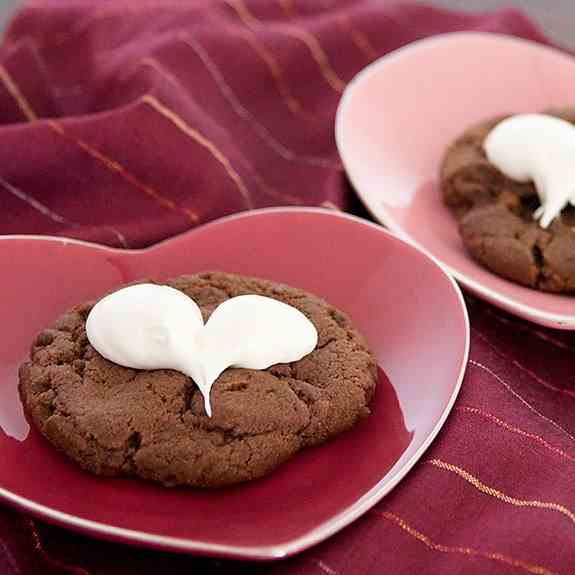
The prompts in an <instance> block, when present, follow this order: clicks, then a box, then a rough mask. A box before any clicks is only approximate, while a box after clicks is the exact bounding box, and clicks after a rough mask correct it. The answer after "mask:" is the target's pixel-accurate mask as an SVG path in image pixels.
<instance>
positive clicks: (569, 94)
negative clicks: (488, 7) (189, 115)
mask: <svg viewBox="0 0 575 575" xmlns="http://www.w3.org/2000/svg"><path fill="white" fill-rule="evenodd" d="M574 86H575V60H574V59H573V58H572V57H570V56H567V55H565V54H563V53H561V52H559V51H558V50H554V49H551V48H547V47H545V46H541V45H539V44H535V43H532V42H527V41H525V40H518V39H516V38H510V37H506V36H498V35H495V34H481V33H455V34H446V35H443V36H436V37H435V38H432V39H427V40H422V41H419V42H415V43H414V44H411V45H409V46H407V47H405V48H401V49H400V50H397V51H395V52H393V53H391V54H389V55H387V56H384V57H383V58H381V59H380V60H378V61H377V62H375V63H373V64H371V65H370V66H368V67H367V68H366V69H365V70H363V71H362V72H361V73H360V74H359V75H358V76H357V77H356V78H355V79H354V80H353V81H352V82H351V83H350V84H349V85H348V87H347V88H346V90H345V93H344V95H343V97H342V100H341V102H340V106H339V109H338V112H337V118H336V140H337V145H338V148H339V151H340V154H341V157H342V160H343V163H344V165H345V168H346V171H347V173H348V175H349V178H350V180H351V182H352V183H353V185H354V187H355V189H356V191H357V193H358V194H359V196H360V198H361V199H362V200H363V202H364V203H365V205H366V206H367V207H368V209H369V210H370V211H371V212H372V214H373V215H374V216H375V217H376V218H377V219H378V220H379V221H380V222H381V223H383V224H384V225H385V226H387V227H388V228H389V229H391V230H392V231H394V232H396V233H397V234H398V235H399V236H401V237H402V238H404V239H406V240H408V241H410V242H412V243H414V244H415V245H417V246H419V247H420V248H422V249H423V250H425V251H426V252H427V253H428V254H430V255H432V256H434V257H435V258H436V259H437V260H439V261H440V262H441V263H443V264H444V265H445V266H446V267H447V269H448V270H449V271H450V272H451V273H452V274H453V276H454V277H455V278H456V279H457V280H458V281H459V282H460V283H461V284H462V285H463V286H465V287H466V288H468V289H469V290H470V291H472V292H474V293H475V294H476V295H478V296H479V297H482V298H484V299H485V300H487V301H489V302H491V303H493V304H495V305H497V306H499V307H501V308H503V309H505V310H507V311H509V312H511V313H513V314H516V315H518V316H520V317H523V318H525V319H528V320H530V321H533V322H535V323H539V324H542V325H545V326H549V327H555V328H560V329H575V298H573V297H569V296H561V295H555V294H546V293H542V292H537V291H535V290H532V289H529V288H525V287H522V286H520V285H517V284H514V283H512V282H509V281H507V280H505V279H502V278H500V277H498V276H496V275H494V274H492V273H491V272H489V271H488V270H486V269H484V268H483V267H481V266H479V265H478V264H476V263H475V262H474V261H473V260H472V259H471V258H470V257H469V256H468V255H467V253H466V252H465V250H464V248H463V244H462V242H461V240H460V238H459V235H458V233H457V225H456V223H455V220H454V218H453V217H452V216H451V214H450V213H449V212H448V210H447V209H446V208H445V206H443V204H442V201H441V196H440V193H439V189H438V186H437V174H438V170H439V165H440V162H441V157H442V155H443V153H444V151H445V148H446V147H447V145H448V144H449V143H450V142H451V141H452V140H453V139H454V138H455V137H456V136H457V135H459V134H460V133H461V132H462V131H463V130H464V129H465V128H466V127H468V126H470V125H471V124H473V123H474V122H477V121H479V120H482V119H485V118H490V117H492V116H497V115H499V114H508V113H519V112H527V111H540V110H543V109H545V108H549V107H561V106H574V105H575V97H574V96H573V87H574Z"/></svg>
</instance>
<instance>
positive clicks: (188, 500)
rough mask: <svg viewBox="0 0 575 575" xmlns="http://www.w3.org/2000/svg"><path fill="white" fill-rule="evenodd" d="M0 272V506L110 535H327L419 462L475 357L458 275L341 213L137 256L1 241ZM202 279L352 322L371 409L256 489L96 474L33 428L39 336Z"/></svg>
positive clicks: (221, 538) (277, 214)
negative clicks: (69, 312) (97, 308)
mask: <svg viewBox="0 0 575 575" xmlns="http://www.w3.org/2000/svg"><path fill="white" fill-rule="evenodd" d="M0 266H1V267H2V269H3V270H5V273H4V276H3V281H2V286H1V288H0V289H1V293H0V296H1V297H0V317H2V319H3V325H4V332H2V333H3V335H2V336H0V344H1V345H0V426H1V428H2V430H3V433H0V457H1V458H2V465H1V466H0V497H2V498H3V499H4V500H5V501H7V502H9V503H12V504H14V505H16V506H18V507H20V508H22V509H24V510H26V511H28V512H30V513H33V514H35V515H37V516H38V517H41V518H43V519H46V520H47V521H51V522H53V523H57V524H60V525H64V526H66V527H69V528H72V529H75V530H78V531H82V532H86V533H90V534H93V535H95V536H98V537H102V538H106V539H111V540H115V541H123V542H130V543H134V544H139V545H144V546H149V547H156V548H164V549H172V550H180V551H188V552H194V553H201V554H206V555H221V556H227V557H244V558H257V559H273V558H278V557H283V556H286V555H289V554H293V553H296V552H298V551H301V550H302V549H305V548H307V547H309V546H310V545H313V544H315V543H317V542H319V541H322V540H323V539H325V538H326V537H328V536H330V535H331V534H333V533H335V532H336V531H338V530H339V529H341V528H343V527H344V526H346V525H348V524H349V523H350V522H351V521H353V520H354V519H356V518H357V517H359V516H360V515H361V514H362V513H364V512H365V511H366V510H368V509H369V508H370V507H371V506H373V505H374V504H375V503H376V502H377V501H379V499H381V497H383V496H384V495H385V494H386V493H387V492H389V491H390V490H391V489H392V488H393V487H394V486H395V485H396V484H397V482H398V481H399V480H400V479H401V478H402V477H403V476H404V475H405V474H406V473H407V471H408V470H409V469H410V468H411V467H412V466H413V465H414V463H415V462H416V461H417V459H418V458H419V457H420V456H421V455H422V453H423V452H424V451H425V449H426V448H427V447H428V446H429V444H430V443H431V441H432V440H433V438H434V437H435V435H436V434H437V433H438V431H439V429H440V428H441V426H442V424H443V422H444V421H445V419H446V417H447V415H448V413H449V411H450V409H451V406H452V405H453V402H454V401H455V397H456V395H457V392H458V390H459V387H460V385H461V381H462V377H463V372H464V369H465V365H466V361H467V353H468V346H469V325H468V318H467V313H466V310H465V306H464V303H463V299H462V297H461V293H460V291H459V288H458V287H457V286H456V284H455V283H454V282H453V280H452V279H451V278H450V277H449V276H448V275H447V274H446V273H445V272H444V271H443V270H442V269H441V268H440V267H439V266H437V265H436V264H435V263H434V262H433V261H432V260H431V259H429V258H428V257H427V256H425V255H424V254H422V253H421V252H420V251H418V250H417V249H415V248H413V247H412V246H410V245H408V244H407V243H405V242H403V241H401V240H399V239H397V238H396V237H394V236H392V235H390V234H389V233H387V232H386V231H384V230H383V229H382V228H381V227H380V226H378V225H375V224H371V223H368V222H366V221H363V220H360V219H358V218H354V217H352V216H348V215H343V214H339V213H336V212H333V211H328V210H318V209H306V208H299V209H298V208H293V209H270V210H260V211H254V212H247V213H244V214H240V215H236V216H231V217H228V218H224V219H222V220H219V221H217V222H214V223H211V224H208V225H205V226H202V227H200V228H198V229H196V230H194V231H191V232H188V233H186V234H184V235H182V236H179V237H176V238H174V239H171V240H169V241H166V242H164V243H161V244H159V245H157V246H154V247H152V248H149V249H145V250H140V251H121V250H114V249H109V248H105V247H101V246H97V245H92V244H87V243H83V242H78V241H74V240H67V239H62V238H43V237H26V236H18V237H4V238H1V239H0ZM206 270H222V271H228V272H236V273H241V274H246V275H254V276H260V277H264V278H269V279H272V280H276V281H280V282H285V283H289V284H292V285H294V286H298V287H300V288H303V289H306V290H309V291H311V292H314V293H316V294H318V295H320V296H321V297H324V298H325V299H327V300H328V301H329V302H331V303H332V304H333V305H335V306H337V307H339V308H341V309H342V310H344V311H345V312H347V313H348V314H350V315H351V317H352V319H353V320H354V321H355V324H356V325H357V327H358V328H359V329H360V330H361V331H362V332H363V333H364V335H365V336H366V337H367V339H368V341H369V344H370V345H371V348H372V349H373V351H374V353H375V354H376V356H377V359H378V363H379V365H380V368H381V369H380V381H379V385H378V389H377V392H376V397H375V399H374V401H373V404H372V407H373V412H372V415H371V416H370V417H369V418H367V420H365V421H363V422H362V423H360V424H359V425H358V426H357V427H356V428H354V429H353V430H352V431H350V432H348V433H345V434H343V435H341V436H339V437H337V438H335V439H334V440H332V441H330V442H328V443H326V444H324V445H322V446H319V447H317V448H313V449H309V450H307V451H304V452H302V453H300V454H298V455H296V456H295V457H294V458H293V459H292V460H291V461H289V462H287V463H286V464H284V465H283V466H281V467H280V468H279V469H278V470H277V471H275V472H274V473H272V474H270V475H269V476H267V477H265V478H263V479H261V480H258V481H253V482H251V483H246V484H244V485H239V486H236V487H233V488H227V489H220V490H199V489H190V488H188V489H186V488H178V489H166V488H162V487H160V486H157V485H154V484H152V483H147V482H144V481H139V480H133V479H109V478H100V477H94V476H92V475H90V474H88V473H85V472H83V471H82V470H81V469H79V468H78V467H77V466H76V465H75V464H73V463H71V462H69V461H68V460H67V459H66V458H65V457H64V456H63V455H61V454H60V453H58V452H56V451H55V450H54V449H53V448H52V447H51V446H50V445H49V444H48V443H47V442H46V441H45V440H44V439H43V438H42V437H41V436H40V435H39V433H37V432H36V431H35V430H34V429H32V430H29V429H28V426H27V424H26V422H25V419H24V417H23V414H22V408H21V404H20V402H19V400H18V393H17V370H18V366H19V364H20V363H21V362H22V361H23V360H24V359H25V357H26V356H27V353H28V348H29V345H30V342H31V341H32V339H33V337H34V335H35V334H36V333H37V332H38V331H39V330H40V329H41V328H43V327H44V326H47V325H50V323H51V322H52V321H53V320H54V319H55V318H56V317H57V316H58V315H59V314H60V313H62V312H63V311H64V310H65V309H66V308H68V307H69V306H72V305H74V304H76V303H79V302H82V301H84V300H88V299H91V298H96V297H98V296H100V295H101V294H103V293H104V292H106V291H107V290H109V289H111V288H113V287H115V286H119V285H120V284H122V283H125V282H129V281H132V280H136V279H141V278H155V279H156V278H157V279H162V278H164V279H165V278H169V277H173V276H177V275H180V274H189V273H194V272H199V271H206ZM384 373H385V375H384ZM386 376H387V377H386Z"/></svg>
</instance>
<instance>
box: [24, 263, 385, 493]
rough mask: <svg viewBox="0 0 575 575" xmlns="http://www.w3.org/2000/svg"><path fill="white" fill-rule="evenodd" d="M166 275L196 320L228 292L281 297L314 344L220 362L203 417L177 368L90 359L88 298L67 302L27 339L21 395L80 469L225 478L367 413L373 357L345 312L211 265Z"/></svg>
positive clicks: (276, 460)
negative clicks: (296, 357) (277, 358)
mask: <svg viewBox="0 0 575 575" xmlns="http://www.w3.org/2000/svg"><path fill="white" fill-rule="evenodd" d="M165 283H166V285H170V286H172V287H174V288H177V289H179V290H181V291H183V292H184V293H186V294H187V295H189V296H190V297H192V298H193V299H194V300H195V301H196V303H197V304H198V305H199V307H200V309H201V310H202V314H203V316H204V320H206V319H207V318H208V317H209V315H210V314H211V312H212V311H213V310H214V309H215V308H216V306H217V305H219V304H220V303H222V302H223V301H225V300H226V299H228V298H230V297H234V296H237V295H242V294H259V295H265V296H268V297H273V298H275V299H278V300H280V301H283V302H285V303H287V304H289V305H292V306H294V307H295V308H297V309H299V310H300V311H301V312H303V313H304V314H305V315H306V316H307V317H308V318H309V319H310V320H311V321H312V322H313V324H314V325H315V327H316V329H317V331H318V335H319V340H318V345H317V347H316V349H315V350H314V351H313V352H312V353H310V354H309V355H307V356H306V357H304V358H303V359H301V360H300V361H297V362H294V363H291V364H278V365H275V366H272V367H271V368H269V369H267V370H262V371H258V370H249V369H228V370H226V371H225V372H224V373H223V374H222V375H221V376H220V377H219V378H218V379H217V381H216V382H215V384H214V386H213V388H212V392H211V402H212V406H213V416H212V417H211V418H209V417H207V416H206V415H205V412H204V408H203V400H202V396H201V394H200V392H199V390H198V389H197V387H196V385H195V384H194V382H193V381H192V380H191V379H190V378H188V377H186V376H185V375H183V374H181V373H179V372H176V371H171V370H154V371H138V370H134V369H128V368H125V367H121V366H119V365H116V364H113V363H111V362H109V361H107V360H106V359H104V358H103V357H102V356H100V355H99V354H98V353H97V352H96V351H95V350H94V349H93V348H92V347H91V346H90V344H89V342H88V340H87V337H86V332H85V321H86V317H87V315H88V313H89V311H90V309H91V306H92V305H93V304H91V303H88V304H83V305H79V306H77V307H75V308H73V309H72V310H70V311H69V312H67V313H65V314H64V315H63V316H61V317H60V318H59V319H58V320H57V321H56V323H55V324H54V326H53V327H52V328H50V329H46V330H44V331H42V332H41V333H40V334H39V335H38V336H37V338H36V340H35V341H34V343H33V345H32V350H31V357H30V361H28V362H27V363H25V364H24V365H22V367H21V369H20V395H21V397H22V401H23V403H24V407H25V411H26V413H27V415H28V417H29V419H31V420H32V421H33V422H34V423H35V425H36V426H37V427H38V429H39V430H40V431H41V432H42V434H43V435H44V436H45V437H46V438H47V439H48V440H49V441H50V442H51V443H52V444H53V445H54V446H56V447H57V448H58V449H60V450H61V451H63V452H64V453H66V455H68V456H69V457H70V458H71V459H73V460H74V461H76V462H77V463H78V464H79V465H80V466H81V467H83V468H84V469H86V470H88V471H91V472H92V473H95V474H98V475H109V476H113V475H132V476H138V477H142V478H144V479H148V480H152V481H157V482H160V483H162V484H164V485H167V486H172V485H182V484H187V485H192V486H198V487H218V486H224V485H231V484H234V483H239V482H243V481H247V480H250V479H254V478H257V477H261V476H263V475H265V474H266V473H269V472H270V471H272V470H273V469H274V468H276V467H277V466H278V465H280V464H281V463H282V462H284V461H286V460H287V459H289V458H290V457H292V456H293V455H294V454H295V453H296V452H297V451H299V450H300V449H302V448H305V447H307V446H311V445H315V444H319V443H322V442H323V441H325V440H327V439H329V438H330V437H332V436H334V435H336V434H338V433H341V432H342V431H345V430H347V429H350V428H351V427H353V425H354V424H355V423H356V422H357V421H359V420H360V419H362V418H363V417H365V416H367V415H368V414H369V408H368V404H369V402H370V400H371V398H372V396H373V393H374V390H375V384H376V364H375V360H374V358H373V356H372V354H371V353H370V352H369V350H368V347H367V344H366V342H365V340H364V339H363V337H362V336H361V335H360V334H359V333H358V332H357V331H356V330H355V329H354V328H353V326H352V325H351V323H350V320H349V319H348V318H347V317H346V316H345V315H344V314H342V313H341V312H339V311H338V310H336V309H335V308H333V307H332V306H330V305H329V304H328V303H326V302H325V301H323V300H321V299H319V298H317V297H315V296H313V295H311V294H308V293H306V292H303V291H301V290H299V289H296V288H292V287H289V286H285V285H282V284H277V283H273V282H269V281H266V280H261V279H255V278H246V277H243V276H237V275H232V274H225V273H221V272H209V273H202V274H197V275H191V276H182V277H179V278H175V279H173V280H171V281H167V282H165Z"/></svg>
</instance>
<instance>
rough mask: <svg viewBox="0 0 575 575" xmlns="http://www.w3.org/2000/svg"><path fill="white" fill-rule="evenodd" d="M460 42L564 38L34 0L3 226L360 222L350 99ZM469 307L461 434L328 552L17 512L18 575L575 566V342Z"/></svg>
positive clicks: (11, 94) (223, 4)
mask: <svg viewBox="0 0 575 575" xmlns="http://www.w3.org/2000/svg"><path fill="white" fill-rule="evenodd" d="M454 30H483V31H492V32H505V33H510V34H515V35H517V36H521V37H525V38H529V39H533V40H537V41H542V42H543V41H544V39H543V38H542V36H541V35H540V34H539V33H538V31H537V30H536V29H535V28H534V26H533V25H532V24H531V23H530V22H529V21H528V20H527V19H526V18H525V17H523V16H522V15H521V14H520V13H518V12H515V11H512V10H504V11H500V12H495V13H489V14H483V15H462V14H456V13H448V12H443V11H439V10H436V9H433V8H431V7H428V6H424V5H418V4H405V3H401V4H398V3H393V4H392V3H389V2H384V1H382V0H380V1H376V0H374V1H371V2H370V1H367V0H338V1H335V0H325V1H323V0H307V1H306V0H243V1H241V0H225V1H220V0H189V1H183V0H166V1H163V2H161V1H160V0H155V1H153V2H152V1H149V0H114V1H111V0H110V1H109V2H96V1H94V2H82V1H80V0H75V1H74V0H59V1H56V0H51V1H48V0H44V1H42V0H39V1H37V2H35V3H31V4H29V5H28V6H26V7H24V8H23V9H22V10H21V11H20V12H19V13H18V15H17V16H16V17H15V18H14V19H13V21H12V22H11V24H10V26H9V28H8V30H7V33H6V37H5V40H4V43H3V45H2V47H1V48H0V64H1V67H0V124H1V125H0V206H1V209H0V233H4V234H13V233H34V234H58V235H66V236H72V237H77V238H82V239H88V240H92V241H97V242H101V243H105V244H108V245H113V246H123V247H131V248H137V247H142V246H147V245H150V244H153V243H154V242H157V241H159V240H162V239H164V238H167V237H170V236H172V235H174V234H178V233H181V232H183V231H185V230H187V229H190V228H192V227H194V226H196V225H199V224H201V223H202V222H206V221H209V220H212V219H214V218H217V217H219V216H222V215H224V214H228V213H231V212H236V211H240V210H245V209H250V208H254V207H262V206H271V205H289V204H304V205H327V206H332V205H333V206H339V207H341V208H343V209H348V210H352V211H353V210H355V211H357V210H358V209H359V208H358V202H357V201H356V200H354V196H353V193H352V192H351V190H350V189H349V187H348V186H347V184H346V180H345V177H344V174H343V171H342V168H341V164H340V161H339V159H338V156H337V152H336V149H335V144H334V137H333V121H334V112H335V109H336V106H337V102H338V100H339V97H340V94H341V91H342V89H343V87H344V86H345V84H346V83H347V82H348V81H349V80H350V79H351V78H352V77H353V76H354V74H355V73H356V72H358V71H359V70H360V69H361V68H362V67H364V66H365V65H366V64H368V63H369V62H370V61H372V60H373V59H375V58H376V57H378V56H381V55H383V54H385V53H387V52H389V51H390V50H392V49H394V48H397V47H399V46H401V45H404V44H406V43H408V42H411V41H413V40H416V39H418V38H423V37H426V36H429V35H432V34H437V33H440V32H447V31H454ZM479 96H480V95H479ZM374 113H376V111H374ZM468 304H469V309H470V314H471V322H472V346H471V361H470V364H469V368H468V372H467V375H466V378H465V381H464V384H463V389H462V392H461V396H460V398H459V399H458V401H457V404H456V406H455V409H454V411H453V413H452V415H451V417H450V418H449V420H448V422H447V424H446V427H445V428H444V430H443V431H442V432H441V434H440V436H439V438H438V439H437V441H436V442H435V443H434V445H433V446H432V448H431V449H430V450H429V451H428V452H427V453H426V455H425V456H424V458H423V460H422V461H421V463H419V464H418V465H417V467H416V468H415V469H414V471H413V472H412V473H410V474H409V475H408V477H407V478H406V479H405V481H403V482H402V483H401V485H400V486H399V487H398V488H396V489H395V490H394V491H393V493H392V494H391V495H390V496H388V497H386V498H385V500H384V501H382V502H381V503H380V504H379V505H377V507H376V508H375V509H373V510H372V511H371V512H368V513H367V514H366V515H365V516H364V517H363V518H361V519H360V520H359V521H357V522H356V523H355V524H353V525H352V526H350V527H349V528H347V529H345V530H344V531H343V532H341V533H339V534H338V535H336V536H334V537H332V538H331V539H330V540H328V541H327V542H325V543H323V544H321V545H319V546H317V547H315V548H313V549H311V550H309V551H307V552H305V553H303V554H301V555H299V556H297V557H294V558H292V559H289V560H286V561H283V562H278V563H274V564H251V563H241V562H227V561H216V560H210V559H202V558H194V557H190V556H184V555H176V554H168V553H159V552H153V551H146V550H140V549H136V548H131V547H128V546H122V545H116V544H110V543H105V542H100V541H96V540H92V539H89V538H86V537H82V536H79V535H75V534H72V533H69V532H67V531H65V530H62V529H58V528H55V527H51V526H48V525H44V524H43V523H42V522H40V521H36V520H34V521H32V520H31V519H29V518H27V517H25V516H24V515H22V514H19V513H17V512H15V511H13V510H11V509H9V508H7V507H0V573H9V574H22V575H28V574H35V573H43V574H48V575H51V574H54V575H59V574H64V573H73V574H78V575H80V574H81V575H85V574H86V573H90V574H93V575H95V574H104V573H105V574H119V573H128V574H132V573H133V574H136V573H137V574H156V573H184V572H185V573H224V572H225V573H266V574H267V573H271V574H274V575H280V574H281V575H283V574H289V575H308V574H309V575H314V574H322V573H323V574H327V575H336V574H338V575H339V574H341V575H344V574H349V573H365V574H373V575H375V574H380V573H387V572H389V573H394V574H397V575H402V574H408V573H409V574H411V573H460V572H465V573H468V574H471V573H535V574H543V575H545V574H551V573H573V572H574V571H575V548H574V546H573V538H574V536H575V514H574V513H575V483H574V482H573V481H572V477H573V474H574V473H575V421H574V417H573V413H575V379H574V378H573V358H574V353H575V334H573V335H572V334H566V333H555V332H552V331H549V330H545V329H542V328H538V327H535V326H532V325H528V324H527V323H524V322H521V321H520V320H518V319H515V318H512V317H509V316H507V315H504V314H503V313H502V312H500V311H498V310H495V309H494V308H492V307H490V306H488V305H486V304H484V303H482V302H480V301H476V300H475V299H472V298H469V299H468ZM46 480H49V478H46ZM326 496H329V494H326Z"/></svg>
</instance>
